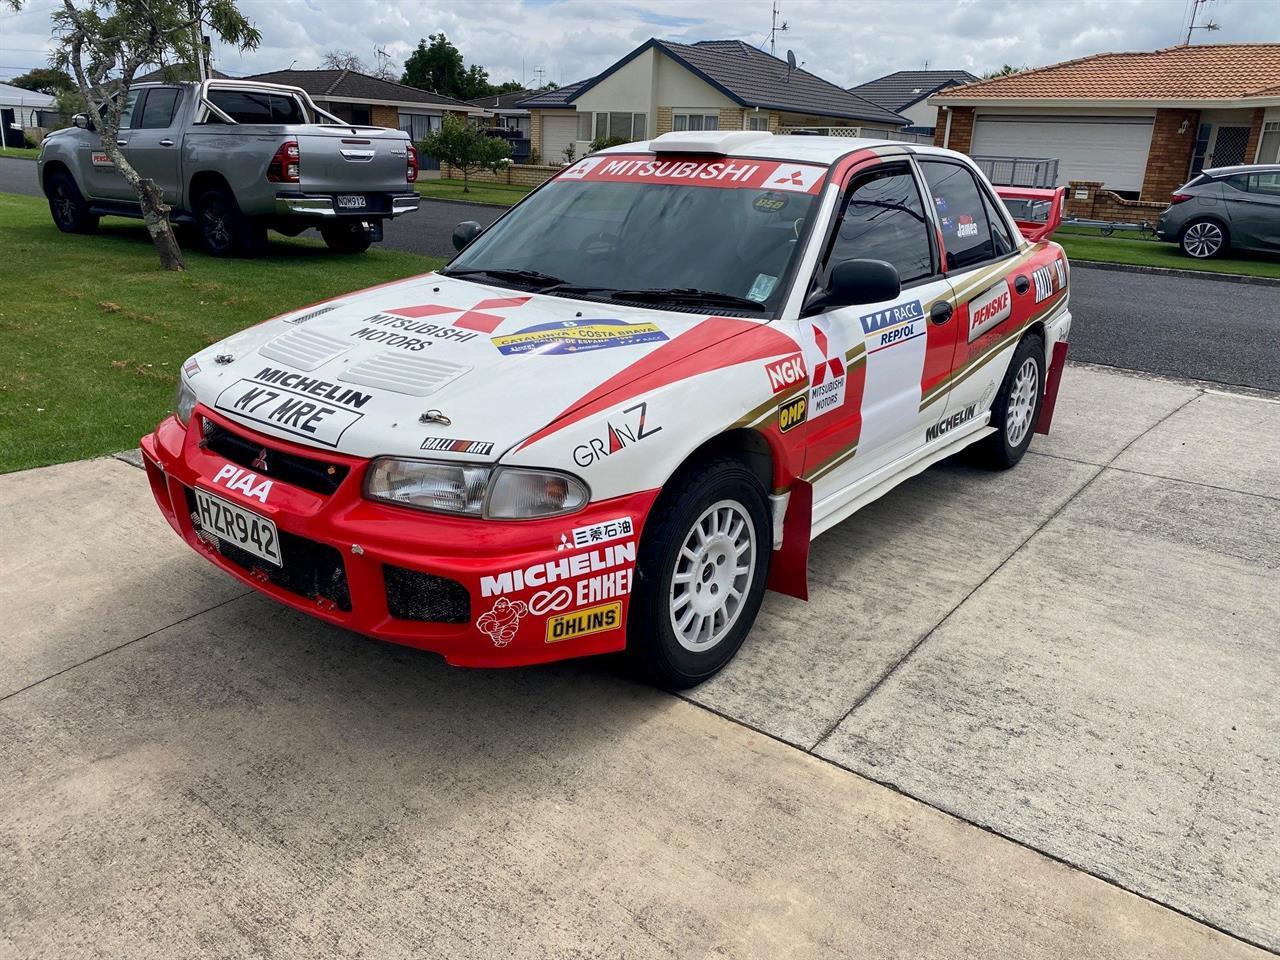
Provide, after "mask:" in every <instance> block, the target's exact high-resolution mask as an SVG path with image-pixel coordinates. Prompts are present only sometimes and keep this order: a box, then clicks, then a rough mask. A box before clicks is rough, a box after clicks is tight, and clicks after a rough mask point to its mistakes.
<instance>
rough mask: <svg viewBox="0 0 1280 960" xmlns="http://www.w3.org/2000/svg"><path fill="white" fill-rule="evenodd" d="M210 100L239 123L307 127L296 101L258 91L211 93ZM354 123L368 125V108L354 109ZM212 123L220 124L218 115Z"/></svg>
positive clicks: (214, 115)
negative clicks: (303, 124) (289, 124)
mask: <svg viewBox="0 0 1280 960" xmlns="http://www.w3.org/2000/svg"><path fill="white" fill-rule="evenodd" d="M209 99H210V100H211V101H213V102H214V103H215V104H217V105H218V106H219V107H221V108H222V110H224V111H225V112H226V114H227V116H229V117H230V118H231V119H232V120H234V121H235V122H236V123H306V116H305V115H304V114H303V112H302V107H301V105H300V104H299V103H298V101H297V100H296V99H294V98H293V97H289V96H285V95H283V94H278V93H276V94H273V93H267V92H265V91H258V90H210V91H209ZM351 116H352V120H351V122H352V123H359V124H367V123H368V122H369V108H368V107H353V108H352V111H351ZM208 122H209V123H221V122H222V121H221V120H220V119H219V117H218V116H217V114H210V115H209V121H208Z"/></svg>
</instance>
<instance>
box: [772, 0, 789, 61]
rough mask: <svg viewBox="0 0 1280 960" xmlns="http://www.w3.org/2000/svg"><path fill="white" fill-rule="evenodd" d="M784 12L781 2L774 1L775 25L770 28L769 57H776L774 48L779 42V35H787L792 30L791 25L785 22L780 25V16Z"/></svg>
mask: <svg viewBox="0 0 1280 960" xmlns="http://www.w3.org/2000/svg"><path fill="white" fill-rule="evenodd" d="M781 12H782V4H781V3H780V2H779V0H773V25H772V26H771V27H770V28H769V56H771V57H772V56H774V55H775V54H774V52H773V51H774V47H775V46H776V45H777V42H778V34H780V33H786V32H787V31H788V30H789V29H791V25H790V24H788V23H787V21H785V20H783V21H782V24H781V25H779V24H778V14H780V13H781Z"/></svg>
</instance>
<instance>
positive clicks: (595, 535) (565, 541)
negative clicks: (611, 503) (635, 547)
mask: <svg viewBox="0 0 1280 960" xmlns="http://www.w3.org/2000/svg"><path fill="white" fill-rule="evenodd" d="M633 533H635V524H634V523H632V521H631V518H630V517H618V519H616V520H605V521H603V522H601V523H593V524H591V525H589V526H586V527H574V528H573V529H572V530H571V531H569V532H568V533H562V534H560V543H559V544H557V546H556V549H557V550H567V549H569V548H571V547H586V546H590V545H591V544H593V543H606V542H608V541H609V540H619V539H621V538H622V537H629V536H631V534H633Z"/></svg>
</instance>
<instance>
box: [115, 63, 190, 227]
mask: <svg viewBox="0 0 1280 960" xmlns="http://www.w3.org/2000/svg"><path fill="white" fill-rule="evenodd" d="M182 95H183V94H182V89H181V88H180V87H152V88H151V89H149V90H147V91H146V99H144V100H143V101H142V103H141V105H140V106H139V107H138V109H136V110H135V112H134V116H133V123H132V125H131V126H130V128H129V133H128V137H127V138H125V137H123V136H122V137H121V139H127V140H128V146H126V147H123V148H122V150H123V152H124V155H125V157H126V158H127V159H128V161H129V163H130V164H132V165H133V169H135V170H137V171H138V175H139V176H140V177H145V178H148V179H150V180H154V181H155V183H156V185H157V186H158V187H159V188H160V190H161V192H162V193H163V194H164V199H165V202H166V203H169V204H177V203H178V202H179V201H180V200H181V199H182V180H181V177H180V175H179V160H180V156H181V143H182V137H181V135H180V134H179V133H178V132H177V130H176V126H177V118H178V116H179V115H180V111H179V109H178V108H179V106H180V105H181V103H182ZM130 193H131V198H132V191H130Z"/></svg>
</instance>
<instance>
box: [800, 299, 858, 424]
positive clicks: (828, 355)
mask: <svg viewBox="0 0 1280 960" xmlns="http://www.w3.org/2000/svg"><path fill="white" fill-rule="evenodd" d="M813 339H814V342H815V343H816V344H817V346H818V353H819V354H820V355H821V356H822V358H823V359H822V360H820V361H819V362H818V363H815V364H814V365H813V377H812V378H811V380H810V381H809V418H810V419H812V420H816V419H818V417H821V416H823V415H824V414H827V413H830V412H831V411H832V410H835V409H836V408H837V407H839V406H840V405H841V404H843V403H844V392H845V389H844V388H845V384H846V382H847V381H848V377H847V376H846V375H845V365H844V357H843V355H842V354H841V353H840V351H838V350H836V351H833V350H832V348H831V345H830V341H829V340H828V337H827V333H826V331H825V330H823V329H822V328H821V327H820V326H818V325H817V324H816V323H815V324H814V326H813ZM833 353H834V355H833Z"/></svg>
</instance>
